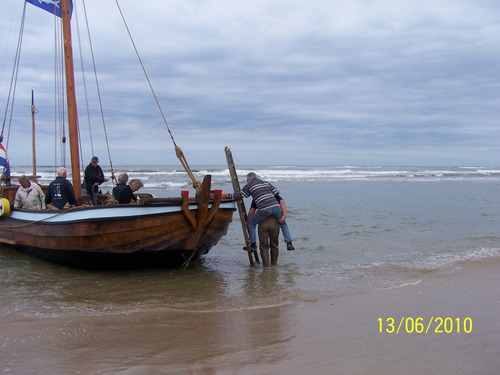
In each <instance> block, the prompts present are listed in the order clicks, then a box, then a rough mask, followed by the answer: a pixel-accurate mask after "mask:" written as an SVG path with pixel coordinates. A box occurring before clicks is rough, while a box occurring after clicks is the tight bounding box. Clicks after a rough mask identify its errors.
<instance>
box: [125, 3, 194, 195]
mask: <svg viewBox="0 0 500 375" xmlns="http://www.w3.org/2000/svg"><path fill="white" fill-rule="evenodd" d="M115 2H116V6H117V7H118V11H119V12H120V16H121V17H122V20H123V23H124V25H125V28H126V30H127V33H128V36H129V38H130V41H131V42H132V46H133V47H134V50H135V54H136V55H137V58H138V60H139V63H140V65H141V67H142V71H143V72H144V75H145V76H146V80H147V82H148V84H149V88H150V90H151V93H152V94H153V97H154V99H155V102H156V106H157V107H158V109H159V111H160V114H161V117H162V118H163V122H164V123H165V126H166V127H167V130H168V134H169V135H170V139H171V140H172V143H173V145H174V147H175V154H176V155H177V158H178V159H179V161H180V162H181V164H182V166H183V167H184V170H185V171H186V173H187V174H188V176H189V178H190V179H191V181H192V182H193V188H194V189H195V190H196V194H197V195H200V194H201V191H202V188H201V182H200V181H198V180H196V177H195V176H194V174H193V172H192V171H191V168H190V167H189V164H188V162H187V160H186V157H185V155H184V152H183V151H182V149H181V148H180V147H179V146H178V145H177V143H175V139H174V136H173V134H172V131H171V130H170V127H169V126H168V122H167V119H166V117H165V114H164V112H163V109H162V108H161V105H160V102H159V101H158V97H157V96H156V92H155V90H154V89H153V85H152V84H151V80H150V79H149V76H148V73H147V71H146V68H145V67H144V64H143V62H142V59H141V56H140V55H139V51H138V50H137V47H136V45H135V42H134V39H133V38H132V34H131V33H130V29H129V27H128V24H127V21H126V20H125V17H124V15H123V12H122V10H121V7H120V4H119V3H118V0H115Z"/></svg>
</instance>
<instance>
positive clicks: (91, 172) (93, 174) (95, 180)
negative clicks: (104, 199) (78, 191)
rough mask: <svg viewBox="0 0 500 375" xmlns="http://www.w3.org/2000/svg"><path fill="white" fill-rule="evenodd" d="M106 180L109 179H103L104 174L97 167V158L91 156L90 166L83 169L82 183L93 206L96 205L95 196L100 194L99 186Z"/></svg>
mask: <svg viewBox="0 0 500 375" xmlns="http://www.w3.org/2000/svg"><path fill="white" fill-rule="evenodd" d="M108 180H109V178H107V177H104V173H103V171H102V169H101V167H100V166H99V158H98V157H97V156H93V157H92V159H91V160H90V164H89V165H87V168H85V175H84V180H83V183H84V186H85V191H86V193H87V194H88V195H90V200H91V202H92V204H93V205H94V206H96V205H97V194H101V191H100V190H99V185H101V184H102V183H103V182H106V181H108Z"/></svg>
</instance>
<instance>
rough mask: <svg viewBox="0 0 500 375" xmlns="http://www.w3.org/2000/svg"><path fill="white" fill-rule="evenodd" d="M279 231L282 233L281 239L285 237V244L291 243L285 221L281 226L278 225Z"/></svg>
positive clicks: (290, 236)
mask: <svg viewBox="0 0 500 375" xmlns="http://www.w3.org/2000/svg"><path fill="white" fill-rule="evenodd" d="M280 227H281V231H282V232H283V237H285V242H286V243H289V242H292V235H291V234H290V229H288V224H287V223H286V220H285V221H284V222H283V224H280Z"/></svg>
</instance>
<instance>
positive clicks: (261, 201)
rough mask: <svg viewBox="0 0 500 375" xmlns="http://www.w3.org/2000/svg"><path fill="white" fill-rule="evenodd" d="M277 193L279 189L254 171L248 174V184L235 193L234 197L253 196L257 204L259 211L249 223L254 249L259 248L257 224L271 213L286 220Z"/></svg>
mask: <svg viewBox="0 0 500 375" xmlns="http://www.w3.org/2000/svg"><path fill="white" fill-rule="evenodd" d="M277 195H279V191H278V189H276V188H275V187H274V186H273V185H271V184H270V183H269V182H267V181H263V180H261V179H259V178H258V176H257V175H256V174H255V173H254V172H250V173H249V174H247V184H246V185H245V186H243V189H241V191H239V192H236V193H234V196H233V197H234V199H243V198H248V197H250V196H252V198H253V199H254V201H255V204H256V205H257V211H255V213H254V214H253V215H252V218H251V219H250V221H249V222H248V224H247V226H248V236H249V237H250V246H251V247H252V249H257V230H256V227H257V224H259V223H260V222H261V221H263V220H264V219H265V218H266V217H268V216H271V215H272V216H274V217H275V218H276V220H278V221H280V220H282V221H284V220H285V218H284V217H283V212H282V211H281V206H280V204H279V203H278V201H277V200H276V196H277ZM282 221H281V222H282Z"/></svg>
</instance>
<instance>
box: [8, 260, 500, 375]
mask: <svg viewBox="0 0 500 375" xmlns="http://www.w3.org/2000/svg"><path fill="white" fill-rule="evenodd" d="M263 272H265V271H263ZM498 285H500V263H499V262H498V261H490V263H487V262H475V263H472V264H467V266H466V267H465V268H462V269H459V270H454V271H453V272H451V271H449V272H445V271H440V272H430V273H426V274H423V275H422V281H421V282H419V283H417V284H415V285H407V286H404V287H400V288H393V289H390V290H382V291H378V292H375V293H369V294H358V295H349V296H344V297H338V298H333V299H327V300H318V301H308V302H304V301H297V302H295V303H292V304H289V303H288V304H283V305H277V306H269V307H265V308H256V309H245V308H242V309H231V310H219V311H209V310H207V311H199V310H197V311H186V310H174V309H169V308H160V309H157V310H155V311H151V310H149V311H137V312H134V313H130V314H126V315H114V314H111V315H103V316H102V315H101V316H98V317H95V316H93V317H92V316H90V317H89V316H71V317H68V316H65V317H53V318H50V317H44V318H22V317H16V316H8V317H5V318H4V319H2V322H1V323H0V338H1V347H0V363H1V365H0V371H1V372H2V373H6V374H23V375H28V374H38V375H43V374H141V375H142V374H178V373H185V374H234V373H236V372H237V373H239V374H303V373H306V372H311V373H315V374H332V373H338V374H443V375H448V374H450V375H451V374H483V375H486V374H491V375H493V374H497V373H498V368H500V345H499V344H500V321H499V319H498V311H500V309H499V308H500V292H499V291H498ZM332 288H334V285H332ZM403 317H404V319H403V323H402V325H401V328H400V329H399V332H398V333H395V332H394V333H388V332H387V331H391V326H390V325H389V323H390V319H389V318H393V319H394V322H395V323H394V324H395V327H394V328H393V329H394V330H396V329H397V328H398V327H397V326H399V323H400V321H401V319H402V318H403ZM438 317H441V318H443V322H444V319H445V318H451V320H452V321H453V322H452V323H450V319H448V320H447V325H445V324H442V325H441V326H439V320H438V319H436V318H438ZM379 318H382V321H383V325H382V327H381V326H380V321H379V320H378V319H379ZM417 318H422V319H421V320H418V321H417V320H416V319H417ZM431 318H433V319H436V320H435V321H434V322H433V323H431V324H429V322H430V319H431ZM465 318H470V320H465ZM388 319H389V320H388ZM458 321H460V328H459V324H458V323H457V322H458ZM465 321H467V323H466V324H465V325H464V322H465ZM415 322H421V323H422V324H423V326H425V329H426V330H427V333H424V332H422V333H415V332H412V333H410V332H407V331H415V330H422V329H424V328H423V326H419V325H415V324H414V323H415ZM470 322H472V327H470V326H469V323H470ZM381 329H382V332H380V331H381ZM459 329H460V330H461V332H457V331H458V330H459ZM471 329H472V332H470V333H466V332H464V331H465V330H466V331H470V330H471ZM440 330H442V331H443V332H442V333H439V331H440ZM446 331H448V333H447V332H446Z"/></svg>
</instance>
